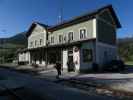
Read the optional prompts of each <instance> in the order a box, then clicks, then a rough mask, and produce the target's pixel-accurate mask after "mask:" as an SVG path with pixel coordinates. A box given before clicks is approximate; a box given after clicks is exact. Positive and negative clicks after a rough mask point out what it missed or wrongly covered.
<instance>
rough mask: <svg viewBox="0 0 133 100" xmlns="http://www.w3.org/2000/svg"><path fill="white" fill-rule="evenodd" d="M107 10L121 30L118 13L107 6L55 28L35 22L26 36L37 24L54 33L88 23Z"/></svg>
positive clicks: (110, 6)
mask: <svg viewBox="0 0 133 100" xmlns="http://www.w3.org/2000/svg"><path fill="white" fill-rule="evenodd" d="M106 9H108V10H109V11H110V13H111V15H112V16H113V18H114V21H115V24H116V27H117V28H121V24H120V22H119V19H118V18H117V16H116V13H115V11H114V9H113V7H112V5H107V6H105V7H102V8H99V9H97V10H94V11H91V12H88V13H86V14H84V15H80V16H77V17H74V18H72V19H71V20H68V21H64V22H62V23H59V24H57V25H54V26H48V25H45V24H42V23H39V22H34V23H32V25H31V27H30V28H29V30H28V31H27V34H26V36H27V37H28V36H29V35H30V34H31V33H32V31H33V29H34V28H35V27H36V25H37V24H38V25H40V26H42V27H44V28H46V29H47V30H48V31H51V32H52V31H56V30H58V29H62V28H65V27H68V26H71V25H74V24H78V23H81V22H84V21H87V20H89V19H92V18H95V17H96V16H97V15H98V14H99V13H100V12H101V11H103V10H106Z"/></svg>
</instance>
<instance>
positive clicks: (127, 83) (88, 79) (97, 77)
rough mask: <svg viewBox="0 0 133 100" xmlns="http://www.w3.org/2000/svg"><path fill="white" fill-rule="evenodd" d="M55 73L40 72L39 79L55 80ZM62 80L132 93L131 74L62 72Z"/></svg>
mask: <svg viewBox="0 0 133 100" xmlns="http://www.w3.org/2000/svg"><path fill="white" fill-rule="evenodd" d="M55 76H56V71H55V70H49V71H41V72H40V75H39V77H41V78H46V79H48V80H51V81H55V80H56V77H55ZM61 78H62V79H73V80H79V81H81V82H84V83H88V84H93V85H97V86H104V87H108V88H110V89H115V90H120V91H125V92H132V93H133V72H131V71H129V73H98V74H78V73H75V72H71V73H68V72H63V73H62V76H61Z"/></svg>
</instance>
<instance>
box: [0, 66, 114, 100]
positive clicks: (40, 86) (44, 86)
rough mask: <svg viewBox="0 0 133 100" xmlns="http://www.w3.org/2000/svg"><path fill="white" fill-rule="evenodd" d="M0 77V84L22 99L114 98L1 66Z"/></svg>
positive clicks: (83, 99) (108, 99)
mask: <svg viewBox="0 0 133 100" xmlns="http://www.w3.org/2000/svg"><path fill="white" fill-rule="evenodd" d="M0 78H1V80H0V86H1V87H3V86H5V87H7V88H8V89H10V90H12V91H13V92H14V93H15V94H16V95H17V96H19V97H20V98H21V99H22V100H74V99H75V100H98V99H99V100H116V98H113V97H110V96H104V95H103V96H101V95H97V96H94V95H92V94H88V93H87V92H85V91H82V90H80V89H76V88H70V87H67V86H62V85H59V84H56V83H52V82H50V81H48V80H44V79H43V80H41V79H37V78H34V77H32V76H30V75H27V74H22V73H18V72H15V71H11V70H8V69H3V68H1V69H0ZM6 80H8V81H6ZM19 87H20V88H19ZM16 88H18V89H16ZM15 89H16V90H15ZM1 92H2V91H1ZM1 100H2V99H1ZM14 100H15V99H14Z"/></svg>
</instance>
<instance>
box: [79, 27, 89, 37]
mask: <svg viewBox="0 0 133 100" xmlns="http://www.w3.org/2000/svg"><path fill="white" fill-rule="evenodd" d="M81 30H86V33H85V35H84V36H83V37H82V38H81V37H80V35H81V33H80V31H81ZM86 38H87V28H86V27H82V28H79V39H86Z"/></svg>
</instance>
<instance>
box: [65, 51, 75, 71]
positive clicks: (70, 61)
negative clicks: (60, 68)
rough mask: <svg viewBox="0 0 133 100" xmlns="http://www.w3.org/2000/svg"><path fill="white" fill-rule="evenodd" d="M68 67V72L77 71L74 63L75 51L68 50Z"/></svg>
mask: <svg viewBox="0 0 133 100" xmlns="http://www.w3.org/2000/svg"><path fill="white" fill-rule="evenodd" d="M67 66H68V72H71V71H75V66H74V63H73V49H69V50H68V62H67Z"/></svg>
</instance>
